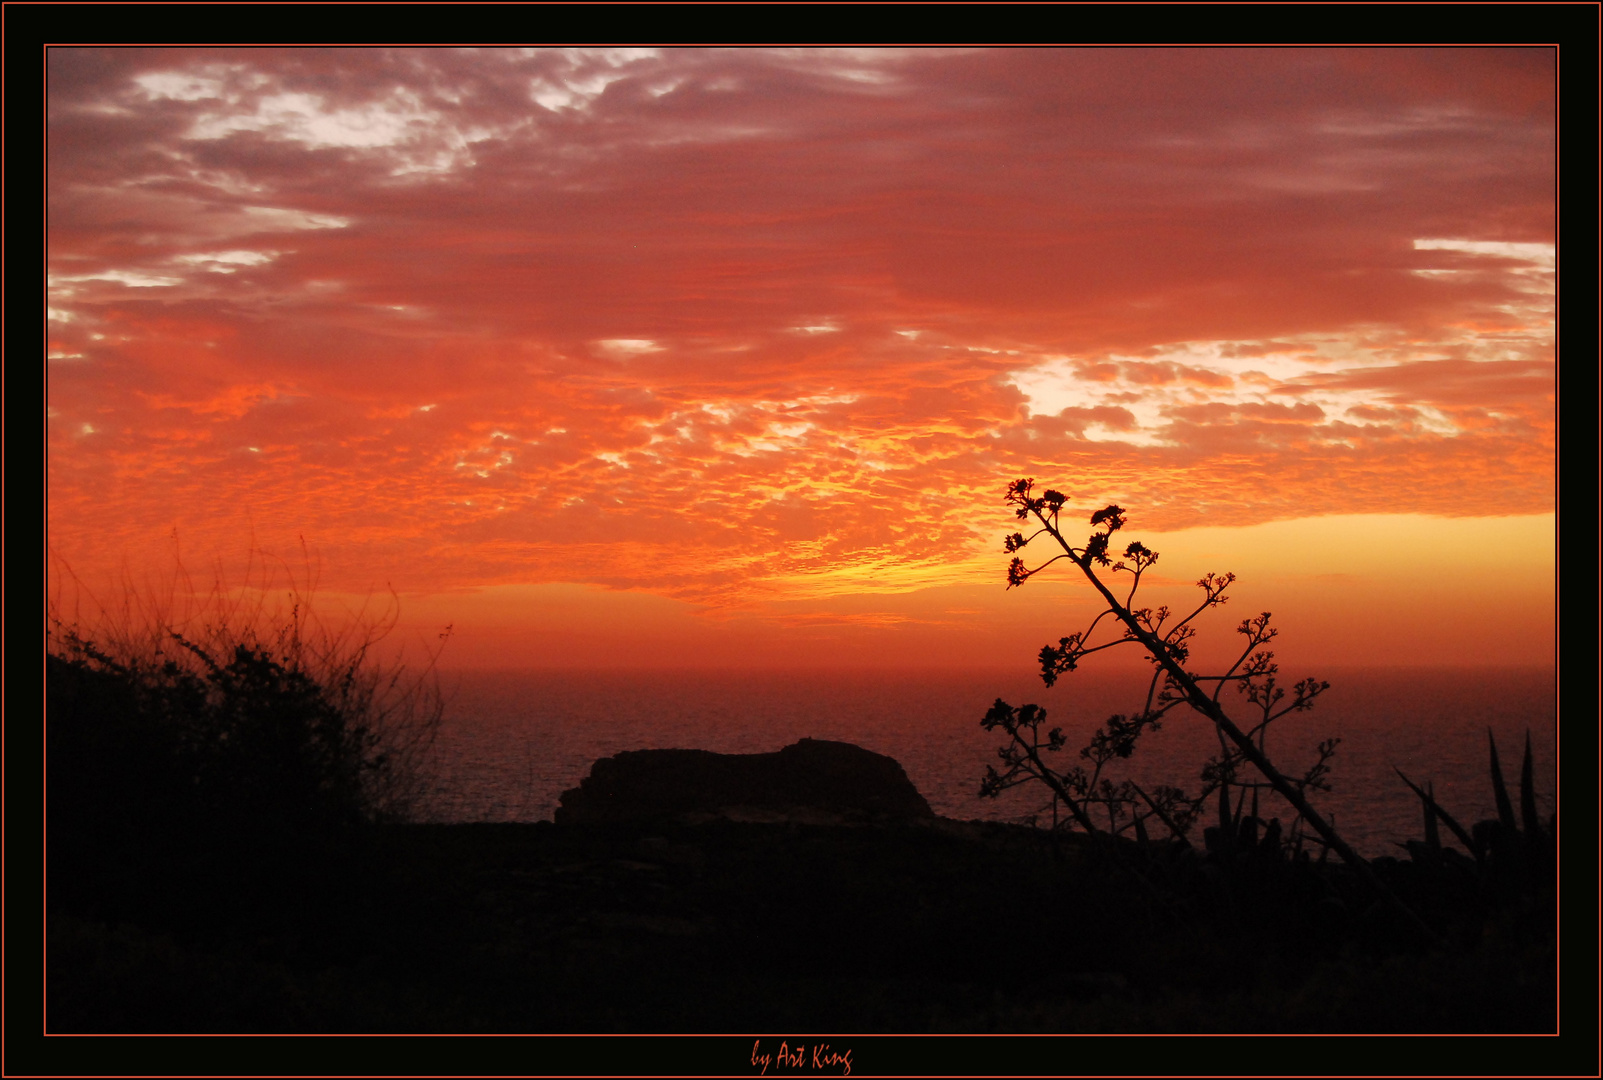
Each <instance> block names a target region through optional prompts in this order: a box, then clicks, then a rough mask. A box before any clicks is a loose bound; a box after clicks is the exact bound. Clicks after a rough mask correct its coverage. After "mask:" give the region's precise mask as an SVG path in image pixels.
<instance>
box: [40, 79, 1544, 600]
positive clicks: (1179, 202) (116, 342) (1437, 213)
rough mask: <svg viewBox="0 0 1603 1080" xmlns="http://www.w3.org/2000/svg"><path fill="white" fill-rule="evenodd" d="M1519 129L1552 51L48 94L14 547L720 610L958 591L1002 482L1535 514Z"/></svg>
mask: <svg viewBox="0 0 1603 1080" xmlns="http://www.w3.org/2000/svg"><path fill="white" fill-rule="evenodd" d="M1554 114H1555V91H1554V58H1553V53H1552V51H1551V50H1487V49H1470V50H1451V49H1448V50H1436V51H1411V50H1377V51H1369V50H1273V51H1256V50H1247V51H1232V50H1195V51H1192V50H1154V51H1149V52H1143V51H1129V50H1105V51H1104V50H1009V51H1003V52H990V51H984V50H952V51H925V50H917V51H894V50H856V51H817V50H774V51H755V50H740V51H727V52H725V51H701V50H687V51H675V50H665V51H657V50H639V49H627V50H606V49H603V50H555V51H523V50H507V51H503V50H487V51H481V50H425V51H385V50H353V51H347V50H316V51H313V50H286V51H264V50H247V51H238V52H231V51H226V50H224V51H195V50H150V51H137V50H108V51H98V50H77V49H52V50H50V52H49V69H48V126H47V131H46V135H47V141H48V154H49V158H48V213H49V220H48V267H49V282H48V290H47V292H48V299H47V306H48V312H47V315H48V327H49V332H48V345H47V371H48V395H47V403H46V404H47V427H48V439H49V442H48V448H49V450H48V480H49V485H50V486H49V532H50V537H51V542H52V544H53V545H55V546H56V547H57V549H58V550H59V551H61V552H62V553H63V554H66V555H67V556H68V557H69V558H70V559H72V560H74V561H75V563H76V564H80V565H84V566H92V565H112V564H115V563H116V561H117V560H118V559H121V558H125V557H127V556H128V553H129V552H137V551H141V550H144V546H148V545H149V543H150V542H151V541H152V539H153V538H157V539H159V538H161V537H164V536H166V535H167V534H168V533H169V532H170V530H171V529H173V528H174V527H175V526H176V527H177V528H178V530H179V532H180V534H181V535H183V536H185V537H186V538H187V540H188V542H189V543H191V544H192V545H197V546H199V547H201V548H207V547H211V546H217V547H224V546H227V545H229V544H235V545H237V544H238V543H239V542H240V537H241V536H243V535H245V534H246V532H247V531H253V532H254V533H255V534H256V535H257V536H258V537H261V538H266V539H278V538H285V537H293V536H296V535H303V536H305V537H306V538H307V539H308V541H309V542H312V543H314V544H315V545H316V546H317V547H318V548H319V549H320V550H321V551H322V552H323V553H324V556H325V559H326V561H327V573H328V574H329V575H330V579H331V580H332V581H334V582H338V583H341V584H343V585H348V586H350V587H352V588H357V589H360V588H364V587H367V586H368V585H370V584H372V583H373V582H375V581H383V580H390V581H394V582H396V583H397V585H399V586H401V587H403V588H406V589H416V590H422V591H437V590H452V589H464V588H475V587H480V586H487V585H511V584H528V583H541V582H577V583H592V584H599V585H605V586H612V587H621V588H632V589H644V590H649V591H652V592H656V593H659V594H662V595H665V596H672V597H677V598H681V599H687V600H691V601H695V602H697V603H702V604H708V605H712V606H713V607H715V608H718V609H740V608H743V607H746V608H749V607H750V606H752V605H754V604H763V603H781V602H783V603H789V602H792V601H796V600H803V599H807V598H810V597H828V596H832V595H837V594H841V593H855V592H862V591H872V590H897V589H906V588H912V587H915V586H928V585H938V584H948V583H953V582H957V581H960V580H962V581H966V580H972V578H971V577H970V576H967V575H969V573H970V571H971V570H972V569H973V567H974V566H975V565H976V562H975V560H976V558H978V553H979V552H981V551H985V552H989V551H991V549H992V548H993V547H994V545H995V540H996V535H997V534H998V532H999V531H1000V530H1002V529H1004V528H1005V527H1006V526H1007V524H1008V522H1007V518H1006V515H1005V513H1004V512H1002V511H1001V508H1000V506H999V501H1000V500H999V494H1000V491H1001V488H1002V486H1003V485H1004V484H1005V483H1006V481H1007V480H1008V479H1009V478H1012V477H1014V476H1020V475H1030V476H1037V477H1040V478H1042V479H1043V480H1045V481H1047V482H1050V483H1052V484H1053V485H1054V486H1059V487H1061V488H1062V489H1063V490H1065V491H1067V492H1068V493H1069V494H1070V495H1071V498H1072V499H1073V500H1074V503H1075V505H1077V506H1086V507H1090V506H1093V505H1096V504H1100V503H1101V502H1102V501H1105V500H1118V501H1120V502H1121V503H1123V504H1124V505H1126V506H1127V507H1130V508H1131V509H1132V510H1133V511H1134V520H1135V521H1138V522H1139V523H1140V524H1141V525H1142V526H1143V527H1146V528H1151V529H1159V530H1165V529H1179V528H1188V527H1193V526H1199V525H1246V524H1254V523H1261V522H1268V521H1275V520H1285V519H1293V518H1302V517H1309V516H1317V515H1329V514H1354V513H1426V514H1434V515H1443V516H1452V517H1463V516H1501V515H1511V514H1534V513H1544V512H1549V511H1551V510H1552V508H1553V505H1554V462H1555V451H1554V365H1555V344H1554V272H1555V267H1554V220H1555V199H1554V190H1555V134H1554ZM987 558H988V559H990V561H991V562H994V561H995V560H994V558H992V557H991V556H987ZM987 565H989V564H987Z"/></svg>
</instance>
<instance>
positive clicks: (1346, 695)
mask: <svg viewBox="0 0 1603 1080" xmlns="http://www.w3.org/2000/svg"><path fill="white" fill-rule="evenodd" d="M1321 675H1322V677H1323V678H1326V679H1328V680H1329V682H1330V683H1331V689H1330V690H1329V691H1328V692H1327V693H1326V694H1325V695H1324V696H1322V697H1321V698H1320V699H1319V700H1318V702H1317V703H1316V707H1315V708H1314V709H1313V710H1311V711H1309V712H1305V713H1295V714H1292V715H1290V716H1288V717H1286V718H1285V719H1283V720H1281V721H1279V722H1278V723H1277V724H1276V725H1275V726H1274V727H1273V728H1271V734H1270V736H1269V744H1268V749H1269V754H1270V757H1271V758H1272V759H1273V760H1274V761H1275V762H1276V763H1277V765H1279V767H1280V768H1281V769H1282V771H1284V772H1287V773H1300V772H1301V771H1302V770H1303V769H1304V768H1305V767H1306V765H1307V764H1308V763H1309V762H1311V760H1312V757H1313V747H1314V745H1315V744H1317V743H1318V742H1319V740H1320V739H1322V738H1326V737H1330V736H1336V737H1339V738H1340V739H1341V740H1342V742H1341V745H1340V747H1339V749H1338V751H1337V754H1336V757H1335V758H1334V759H1333V762H1332V764H1333V769H1332V774H1331V791H1330V792H1329V793H1323V794H1320V793H1316V796H1315V799H1314V804H1315V806H1316V807H1318V808H1319V809H1320V810H1321V811H1323V812H1324V813H1326V814H1328V815H1334V818H1335V822H1336V825H1337V827H1338V828H1339V829H1340V830H1341V832H1342V833H1343V835H1344V836H1346V838H1347V839H1348V840H1349V842H1351V843H1353V844H1354V845H1355V846H1356V847H1358V849H1359V850H1360V851H1362V852H1364V853H1365V854H1368V855H1378V854H1385V853H1396V852H1397V848H1396V847H1395V846H1394V842H1395V841H1400V840H1405V839H1409V838H1417V837H1419V836H1421V835H1422V822H1421V814H1420V809H1419V804H1418V800H1417V799H1416V798H1415V797H1414V795H1413V794H1412V793H1410V792H1409V791H1408V789H1407V788H1406V787H1404V786H1403V784H1402V782H1401V781H1400V780H1399V779H1398V778H1397V775H1396V773H1394V772H1393V771H1392V770H1393V767H1394V766H1396V767H1398V768H1401V769H1402V770H1403V771H1404V772H1406V773H1407V774H1408V775H1409V776H1410V777H1411V778H1412V779H1414V780H1415V781H1416V782H1418V783H1421V784H1423V783H1424V782H1426V781H1427V780H1428V781H1432V782H1433V783H1434V785H1435V792H1436V798H1437V800H1438V801H1439V802H1440V803H1441V804H1442V805H1443V806H1444V807H1446V808H1447V810H1448V811H1449V812H1451V813H1452V814H1453V815H1454V816H1455V817H1457V818H1458V819H1459V820H1460V821H1461V822H1463V823H1464V824H1465V825H1466V826H1468V825H1470V824H1472V823H1473V822H1474V821H1478V820H1480V819H1481V818H1484V817H1491V816H1494V815H1495V809H1494V802H1493V796H1492V789H1491V784H1490V781H1489V779H1488V770H1487V757H1488V753H1487V735H1486V733H1487V729H1488V728H1490V729H1491V730H1492V731H1493V732H1494V733H1495V736H1496V738H1497V745H1498V750H1499V752H1500V755H1501V758H1502V762H1503V771H1504V776H1505V778H1506V779H1507V781H1508V783H1509V785H1510V790H1511V792H1512V793H1513V797H1514V798H1515V799H1516V800H1517V799H1518V793H1517V792H1518V789H1517V786H1516V785H1517V783H1518V773H1519V765H1520V757H1521V754H1522V752H1523V747H1524V740H1525V733H1526V731H1527V730H1529V732H1530V735H1531V743H1532V748H1533V751H1534V758H1535V777H1536V788H1537V791H1538V793H1539V797H1538V805H1539V806H1540V807H1541V808H1542V812H1543V814H1544V815H1545V814H1547V813H1551V812H1552V811H1553V809H1554V806H1555V802H1554V792H1555V783H1556V768H1555V765H1556V745H1557V738H1558V707H1557V689H1556V682H1555V677H1554V673H1553V672H1552V671H1551V670H1484V669H1479V670H1477V669H1465V670H1446V669H1413V670H1410V669H1368V670H1334V671H1328V672H1322V673H1321ZM446 685H447V688H448V692H449V693H450V706H449V710H448V713H447V716H446V720H445V723H444V725H443V726H442V728H441V731H440V736H439V740H438V743H437V750H438V756H437V763H436V775H435V789H434V792H433V795H432V796H431V798H430V801H429V803H428V805H427V806H426V807H425V813H426V814H427V816H429V817H431V818H432V819H434V820H438V821H538V820H541V819H549V818H550V817H551V815H552V812H553V811H554V810H555V808H556V806H557V800H558V797H559V796H560V795H561V793H562V792H563V791H564V790H565V789H567V788H570V787H574V786H576V785H577V784H578V783H579V781H580V779H581V778H583V777H584V776H585V775H586V774H587V773H588V772H589V769H590V765H591V763H592V762H594V761H595V760H596V759H597V758H601V757H606V756H608V755H611V754H615V753H617V752H619V751H621V750H638V749H645V748H653V747H658V748H672V747H677V748H694V749H704V750H716V751H720V752H724V753H757V752H768V751H773V750H778V749H779V748H780V747H782V746H785V745H787V744H789V743H792V742H794V741H796V740H797V739H800V738H803V737H807V736H811V737H813V738H819V739H837V740H841V741H844V742H852V743H856V744H858V745H859V746H863V747H866V748H867V749H869V750H874V751H876V752H878V753H882V754H888V755H890V756H891V757H894V758H895V759H896V760H897V761H899V762H901V764H902V766H903V768H904V769H906V771H907V774H908V776H909V777H910V778H911V779H912V781H913V783H914V784H915V785H916V786H917V787H918V789H919V791H920V792H921V793H922V794H923V795H924V797H925V798H926V799H928V800H929V803H930V805H931V806H932V807H934V809H935V811H936V813H938V814H943V815H945V816H947V817H953V818H960V819H971V818H982V819H989V820H1014V821H1016V820H1020V819H1021V818H1022V817H1023V816H1024V815H1026V814H1028V813H1030V812H1031V811H1033V810H1035V809H1037V808H1038V806H1039V805H1042V804H1044V803H1045V802H1046V798H1045V793H1044V790H1043V791H1042V792H1040V793H1039V794H1038V793H1037V792H1036V791H1034V790H1026V789H1018V790H1015V791H1012V792H1008V793H1005V794H1004V796H1003V798H1002V799H1000V800H982V799H980V798H978V796H977V792H978V789H979V781H980V778H981V777H982V776H983V775H984V773H985V767H986V765H987V764H988V763H990V762H992V761H994V760H995V754H996V748H997V746H998V745H999V744H1000V739H999V737H998V736H997V735H994V734H992V733H989V732H986V731H984V730H983V729H982V728H981V727H980V718H981V717H982V716H983V715H984V714H985V712H986V710H987V709H988V708H989V707H990V706H991V703H992V702H993V701H995V700H996V699H997V698H998V697H1001V698H1003V699H1005V700H1007V701H1008V702H1009V703H1011V704H1013V705H1019V704H1022V703H1024V702H1026V701H1033V702H1037V703H1039V704H1041V705H1043V706H1045V707H1046V708H1047V709H1048V711H1049V713H1050V720H1049V723H1048V726H1054V725H1061V726H1062V727H1063V728H1064V730H1065V732H1066V733H1067V734H1068V735H1069V738H1070V742H1069V747H1068V749H1066V750H1064V751H1062V752H1061V754H1060V757H1062V758H1063V759H1064V762H1065V764H1067V763H1068V762H1069V761H1070V760H1072V755H1073V754H1074V752H1075V751H1077V750H1078V748H1079V747H1080V746H1081V745H1083V744H1084V742H1085V739H1086V737H1087V736H1088V735H1089V734H1090V732H1091V731H1092V730H1093V729H1094V728H1095V727H1096V726H1097V725H1098V724H1099V723H1100V722H1101V721H1103V720H1105V719H1106V718H1107V716H1108V715H1109V714H1111V713H1115V712H1119V713H1129V712H1131V711H1133V710H1134V709H1135V708H1137V707H1138V706H1139V704H1140V700H1141V695H1142V693H1143V690H1144V686H1145V683H1144V681H1143V679H1142V676H1141V674H1140V673H1139V672H1129V673H1124V674H1120V673H1112V672H1101V673H1094V672H1076V673H1074V674H1072V675H1070V676H1068V677H1066V678H1065V679H1063V680H1062V681H1060V682H1059V683H1058V685H1057V686H1056V687H1054V688H1053V689H1051V690H1047V689H1045V688H1044V687H1043V686H1042V685H1041V682H1040V680H1039V679H1038V678H1034V677H1032V676H1030V675H1029V674H1028V673H1027V672H1020V671H1018V670H1009V671H988V670H952V671H934V672H931V671H889V672H871V671H824V672H816V671H814V672H801V671H767V672H764V671H755V672H753V671H702V672H697V671H660V672H650V671H636V672H624V673H606V672H589V671H585V672H579V671H499V672H471V673H469V672H463V673H459V674H455V675H451V676H448V677H447V679H446ZM1229 711H1230V712H1231V714H1232V715H1233V716H1236V717H1237V719H1238V720H1244V719H1245V718H1246V716H1247V714H1246V712H1245V710H1243V709H1240V708H1239V707H1237V708H1234V709H1229ZM1217 746H1218V743H1217V738H1216V736H1215V735H1214V732H1213V730H1212V728H1211V726H1208V725H1206V724H1205V723H1203V722H1201V721H1199V720H1198V719H1196V718H1195V717H1194V716H1193V715H1192V714H1189V713H1181V712H1180V711H1178V710H1177V711H1175V712H1174V713H1171V714H1170V719H1169V720H1168V721H1166V723H1165V725H1164V728H1163V730H1161V731H1159V732H1156V733H1152V734H1148V735H1146V736H1144V737H1143V740H1142V743H1141V745H1140V746H1139V747H1138V749H1137V751H1136V754H1135V756H1134V757H1133V758H1131V759H1130V761H1129V763H1128V772H1127V775H1128V776H1130V777H1131V778H1133V779H1135V780H1137V781H1138V782H1140V783H1142V784H1143V786H1145V785H1146V784H1148V783H1153V784H1156V783H1174V784H1177V785H1178V786H1181V787H1183V788H1186V789H1187V790H1195V789H1196V788H1197V787H1198V784H1197V772H1198V769H1199V768H1200V766H1201V764H1202V762H1203V761H1204V760H1205V758H1206V757H1207V756H1208V755H1209V754H1210V753H1212V752H1214V751H1216V750H1217ZM1265 816H1266V817H1267V816H1270V814H1269V813H1265ZM1444 833H1445V830H1444Z"/></svg>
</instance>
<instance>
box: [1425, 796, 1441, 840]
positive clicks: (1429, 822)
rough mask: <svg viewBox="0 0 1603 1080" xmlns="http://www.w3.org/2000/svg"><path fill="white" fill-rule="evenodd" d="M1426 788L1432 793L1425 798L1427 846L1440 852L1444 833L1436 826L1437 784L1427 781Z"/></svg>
mask: <svg viewBox="0 0 1603 1080" xmlns="http://www.w3.org/2000/svg"><path fill="white" fill-rule="evenodd" d="M1425 790H1426V792H1427V793H1429V795H1430V798H1428V799H1425V800H1423V801H1424V803H1425V846H1426V847H1428V848H1430V849H1431V850H1432V851H1436V852H1440V851H1441V850H1442V834H1441V830H1440V829H1438V828H1436V785H1435V784H1433V783H1431V782H1430V781H1426V783H1425Z"/></svg>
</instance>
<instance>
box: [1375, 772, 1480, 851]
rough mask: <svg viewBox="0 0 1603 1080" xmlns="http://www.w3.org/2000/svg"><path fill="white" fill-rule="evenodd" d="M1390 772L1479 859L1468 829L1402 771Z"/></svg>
mask: <svg viewBox="0 0 1603 1080" xmlns="http://www.w3.org/2000/svg"><path fill="white" fill-rule="evenodd" d="M1392 771H1393V772H1395V773H1396V774H1397V775H1398V776H1401V777H1402V778H1403V783H1405V784H1407V785H1408V786H1409V787H1410V788H1411V789H1413V792H1414V794H1415V795H1418V796H1419V798H1420V800H1421V801H1422V802H1424V803H1425V805H1426V806H1428V807H1430V809H1431V811H1433V812H1434V813H1435V814H1436V816H1437V817H1438V818H1440V819H1441V820H1442V821H1444V822H1445V823H1446V824H1447V827H1448V828H1449V829H1451V830H1453V835H1454V836H1456V837H1458V842H1459V843H1461V844H1463V845H1464V847H1465V848H1467V849H1468V850H1469V851H1470V852H1471V853H1473V854H1474V855H1475V856H1476V858H1479V857H1480V854H1481V845H1480V844H1479V843H1478V842H1477V841H1476V840H1475V839H1474V838H1473V837H1472V836H1470V833H1469V830H1468V829H1466V828H1464V826H1462V825H1460V824H1459V823H1458V821H1457V819H1455V818H1454V817H1453V815H1451V814H1449V813H1448V812H1447V811H1446V810H1443V809H1442V807H1441V804H1440V803H1438V802H1437V801H1436V800H1435V798H1433V797H1432V796H1431V795H1430V793H1429V792H1427V791H1426V790H1425V789H1424V788H1422V787H1420V786H1419V785H1418V784H1416V783H1414V782H1413V781H1412V780H1410V779H1409V778H1408V777H1407V776H1405V775H1404V774H1403V770H1401V769H1399V768H1397V767H1396V766H1393V767H1392Z"/></svg>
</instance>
